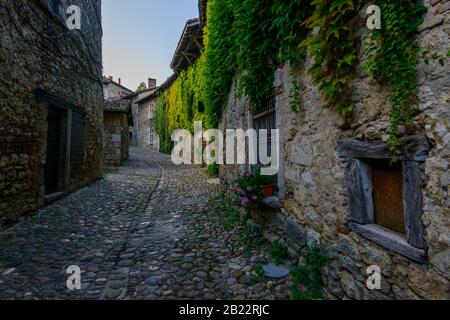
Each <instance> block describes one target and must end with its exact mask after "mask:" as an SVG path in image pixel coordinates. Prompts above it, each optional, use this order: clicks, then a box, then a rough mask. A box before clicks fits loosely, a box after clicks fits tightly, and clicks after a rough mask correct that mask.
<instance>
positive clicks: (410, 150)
mask: <svg viewBox="0 0 450 320" xmlns="http://www.w3.org/2000/svg"><path fill="white" fill-rule="evenodd" d="M401 143H402V146H403V150H402V153H401V155H400V156H398V157H397V160H398V161H400V162H401V164H402V171H403V208H404V219H405V231H406V233H405V235H401V234H398V233H396V232H394V231H391V230H389V229H387V228H384V227H382V226H380V225H377V224H375V222H374V220H375V216H374V215H375V212H374V203H373V185H372V173H371V167H370V165H368V164H367V163H366V162H365V161H364V160H370V159H372V160H386V159H392V151H390V146H389V145H388V144H386V143H383V142H371V141H361V140H356V139H348V140H342V141H339V142H338V150H337V153H338V156H339V157H340V158H346V159H348V166H347V174H346V176H347V188H348V211H349V224H348V226H349V228H350V229H351V230H353V231H354V232H356V233H357V234H359V235H361V236H362V237H364V238H366V239H368V240H371V241H373V242H375V243H377V244H378V245H380V246H382V247H384V248H386V249H388V250H390V251H392V252H395V253H397V254H400V255H402V256H405V257H407V258H409V259H411V260H414V261H416V262H419V263H424V262H425V261H426V257H427V254H426V243H425V239H424V226H423V222H422V210H423V209H422V191H421V183H422V179H421V168H420V165H421V163H423V162H424V161H426V159H427V158H428V152H429V150H430V145H429V143H428V139H427V137H426V136H425V135H423V134H420V135H414V136H409V137H406V138H403V139H401Z"/></svg>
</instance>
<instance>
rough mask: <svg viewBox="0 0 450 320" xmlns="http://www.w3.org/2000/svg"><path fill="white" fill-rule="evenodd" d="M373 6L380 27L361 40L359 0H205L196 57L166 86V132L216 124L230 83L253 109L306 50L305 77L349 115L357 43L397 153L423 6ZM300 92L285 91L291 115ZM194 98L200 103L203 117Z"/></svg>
mask: <svg viewBox="0 0 450 320" xmlns="http://www.w3.org/2000/svg"><path fill="white" fill-rule="evenodd" d="M374 3H375V4H377V5H379V6H380V7H381V10H382V12H383V15H382V19H383V23H382V29H381V30H375V31H373V32H371V34H370V36H369V37H368V38H367V39H362V38H361V36H360V34H358V30H360V28H361V26H363V25H364V24H365V20H364V19H362V18H361V16H360V15H359V14H358V13H359V11H360V10H361V9H362V8H363V7H364V6H365V5H366V4H367V1H363V0H313V1H309V0H210V1H208V6H207V23H206V26H205V27H204V45H205V48H204V51H203V53H202V55H201V58H200V59H199V60H198V61H197V62H196V63H195V65H193V66H191V67H190V68H189V69H188V70H186V71H184V72H182V73H181V75H180V77H179V78H178V80H177V81H176V82H175V83H174V85H173V86H172V87H171V88H170V89H169V90H168V94H167V103H168V107H167V111H168V119H167V121H168V122H167V125H168V129H169V132H172V131H173V130H174V129H177V128H186V129H190V130H192V128H193V120H194V119H197V120H200V119H201V120H203V122H204V125H205V127H207V128H213V127H217V125H218V123H219V120H220V115H221V113H222V111H223V108H224V106H225V104H226V101H227V98H228V95H229V92H230V88H231V84H232V82H233V80H236V82H237V93H236V94H237V95H243V96H245V97H246V98H247V99H248V101H249V103H250V106H251V108H253V109H258V108H259V107H260V106H261V105H262V103H263V101H265V99H266V98H267V97H268V96H269V95H270V94H271V93H272V90H273V80H274V72H275V70H276V68H277V66H279V65H281V64H283V63H285V62H288V61H289V62H290V65H291V72H292V74H295V73H297V72H298V71H299V69H300V66H301V65H302V62H303V61H304V59H305V57H306V56H307V55H308V56H309V57H311V58H312V59H313V62H314V63H313V64H312V65H311V66H310V67H309V69H308V74H309V75H310V76H311V78H312V81H313V83H314V84H315V85H317V86H318V88H319V90H320V92H321V94H322V95H323V97H324V99H326V101H327V106H328V107H331V108H334V109H335V110H336V111H337V112H339V113H340V114H341V115H342V116H343V117H344V118H348V117H351V114H352V111H353V105H352V102H351V101H350V91H349V90H350V89H349V84H350V82H351V79H352V77H353V74H354V72H355V70H356V68H357V67H358V66H359V65H361V64H362V63H363V61H359V59H358V56H357V52H358V51H359V49H360V48H361V47H362V46H363V47H364V48H366V54H367V55H368V56H369V59H368V60H367V61H365V62H364V67H365V68H366V70H367V73H368V74H369V75H370V76H372V77H373V78H374V79H376V80H377V81H378V82H379V83H380V84H383V85H388V86H390V88H391V95H390V104H391V107H392V108H391V112H390V119H391V128H390V130H389V134H390V139H389V141H390V143H391V145H392V149H393V151H396V152H398V150H399V142H398V139H397V134H398V128H399V126H400V125H403V124H408V123H410V121H411V110H412V109H413V105H414V103H415V102H416V101H417V98H416V97H417V93H416V91H417V90H416V82H417V81H416V66H417V63H418V62H419V58H420V54H421V50H420V48H419V46H418V45H417V42H416V35H417V27H418V26H419V25H420V24H421V23H422V22H423V15H424V13H425V7H424V6H423V4H422V1H421V0H412V1H411V0H399V1H397V0H376V1H375V2H374ZM294 78H295V77H294ZM300 95H301V90H300V87H299V84H298V83H296V82H295V80H294V83H293V86H292V88H291V92H290V99H291V110H292V112H294V113H295V112H298V111H299V105H298V101H299V96H300ZM199 103H201V104H202V106H203V105H204V107H205V110H204V112H202V113H201V114H200V113H199V112H198V104H199ZM202 111H203V110H202Z"/></svg>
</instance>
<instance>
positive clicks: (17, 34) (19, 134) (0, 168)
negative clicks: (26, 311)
mask: <svg viewBox="0 0 450 320" xmlns="http://www.w3.org/2000/svg"><path fill="white" fill-rule="evenodd" d="M68 4H69V3H68V1H56V0H39V1H28V0H3V1H0V12H1V15H0V79H1V81H0V110H1V112H0V225H5V224H7V223H10V222H14V221H16V220H17V219H18V218H19V217H20V216H23V215H24V214H26V213H28V212H31V211H33V210H35V209H37V208H39V207H40V206H42V205H44V203H45V202H46V200H47V201H51V200H53V199H55V198H57V197H60V196H61V195H64V194H66V193H68V192H71V191H74V190H77V189H78V188H81V187H83V186H85V185H87V184H89V183H90V182H92V181H93V180H95V179H98V178H100V177H101V168H102V163H101V162H102V161H101V159H102V127H103V95H102V26H101V1H100V0H94V1H92V0H72V1H70V5H78V6H79V7H81V8H82V10H83V13H82V17H81V30H70V29H69V28H68V27H67V26H66V19H67V17H66V6H67V5H68Z"/></svg>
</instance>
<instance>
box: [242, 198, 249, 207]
mask: <svg viewBox="0 0 450 320" xmlns="http://www.w3.org/2000/svg"><path fill="white" fill-rule="evenodd" d="M249 202H250V201H249V200H248V198H247V197H246V198H244V199H242V205H243V206H247V205H248V203H249Z"/></svg>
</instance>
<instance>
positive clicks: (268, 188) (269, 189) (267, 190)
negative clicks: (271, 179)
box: [261, 184, 273, 198]
mask: <svg viewBox="0 0 450 320" xmlns="http://www.w3.org/2000/svg"><path fill="white" fill-rule="evenodd" d="M261 191H262V193H263V195H264V197H265V198H269V197H271V196H273V184H268V185H265V186H261Z"/></svg>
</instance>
